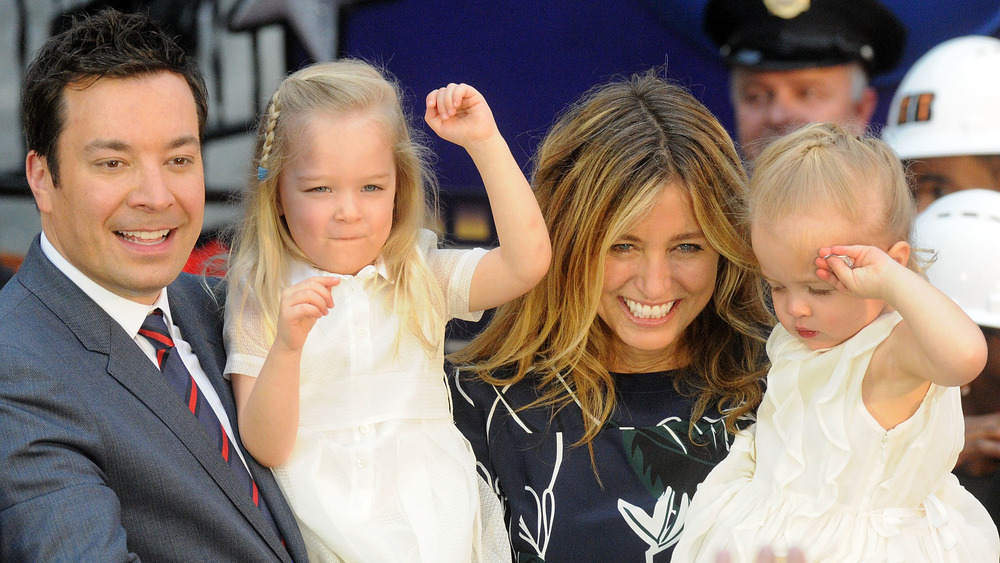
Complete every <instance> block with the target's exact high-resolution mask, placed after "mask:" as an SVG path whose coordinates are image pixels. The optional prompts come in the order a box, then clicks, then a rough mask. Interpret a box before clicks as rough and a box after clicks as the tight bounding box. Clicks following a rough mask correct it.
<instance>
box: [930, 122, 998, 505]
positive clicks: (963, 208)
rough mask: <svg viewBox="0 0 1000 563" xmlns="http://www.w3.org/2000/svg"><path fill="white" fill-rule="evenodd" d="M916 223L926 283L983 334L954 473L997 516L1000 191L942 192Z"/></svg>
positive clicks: (965, 392)
mask: <svg viewBox="0 0 1000 563" xmlns="http://www.w3.org/2000/svg"><path fill="white" fill-rule="evenodd" d="M998 134H1000V133H998ZM914 230H915V240H916V244H917V245H918V246H919V247H921V248H927V249H930V250H933V251H934V252H935V253H936V254H937V259H936V260H935V262H934V263H933V264H931V265H930V266H929V267H928V268H927V276H928V277H929V278H930V281H931V283H932V284H934V285H935V286H936V287H937V288H938V289H940V290H941V291H943V292H944V293H945V294H947V295H948V296H949V297H951V298H952V299H953V300H955V302H957V303H958V304H959V306H961V307H962V309H963V310H964V311H965V313H966V314H967V315H969V317H971V318H972V320H973V321H975V322H976V324H978V325H979V327H980V328H981V329H982V330H983V334H984V335H985V336H986V343H987V345H988V347H989V352H988V357H987V361H986V367H985V368H983V372H982V374H980V375H979V377H977V378H976V379H974V380H973V381H972V382H971V383H970V384H969V385H967V386H965V387H963V388H962V410H963V411H964V413H965V448H964V449H963V450H962V453H961V454H960V455H959V458H958V463H957V464H956V466H955V473H956V474H957V475H958V478H959V481H960V482H961V483H962V485H963V486H965V488H966V489H968V490H969V492H971V493H972V494H973V495H974V496H976V498H978V499H979V501H980V502H982V503H983V505H984V506H986V509H987V510H988V511H989V512H990V515H991V516H992V517H993V520H994V521H995V522H998V523H1000V265H998V264H997V261H996V259H995V257H996V256H1000V192H995V191H991V190H981V189H972V190H964V191H960V192H957V193H954V194H951V195H947V196H945V197H942V198H941V199H939V200H937V201H935V202H933V203H931V204H930V206H928V207H927V209H925V210H924V211H923V213H921V214H920V215H919V216H918V217H917V220H916V224H915V227H914Z"/></svg>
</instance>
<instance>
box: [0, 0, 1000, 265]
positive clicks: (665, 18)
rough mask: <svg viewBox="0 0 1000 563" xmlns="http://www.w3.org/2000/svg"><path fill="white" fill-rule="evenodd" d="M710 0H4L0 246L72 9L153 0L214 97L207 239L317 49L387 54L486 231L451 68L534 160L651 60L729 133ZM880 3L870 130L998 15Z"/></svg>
mask: <svg viewBox="0 0 1000 563" xmlns="http://www.w3.org/2000/svg"><path fill="white" fill-rule="evenodd" d="M705 1H706V0H575V1H538V0H531V1H528V0H506V1H503V2H484V1H444V2H429V1H426V0H105V1H82V0H77V1H74V0H0V76H2V77H3V80H2V81H0V255H2V259H3V260H4V261H5V262H7V263H13V264H14V265H16V263H17V261H18V259H19V257H20V256H22V255H23V254H24V252H26V251H27V248H28V246H29V244H30V242H31V239H32V238H33V237H34V235H35V234H36V233H37V232H38V231H39V230H40V225H39V222H38V217H37V212H36V211H35V208H34V204H33V202H32V199H31V196H30V192H29V191H28V188H27V183H26V182H25V180H24V146H23V141H22V135H21V131H20V124H19V118H18V105H19V104H18V98H19V91H20V86H21V83H20V77H21V75H22V73H23V70H24V68H25V66H26V64H27V63H28V61H30V60H31V57H32V55H33V53H34V52H35V50H36V49H37V48H38V47H39V46H40V45H41V44H42V42H44V41H45V39H46V38H47V37H49V36H50V35H52V34H53V33H56V32H58V31H59V30H60V29H62V27H63V26H64V25H65V24H66V22H68V21H69V18H71V17H72V16H73V15H75V14H79V13H83V12H87V11H95V10H99V9H101V8H102V7H105V6H113V7H116V8H118V9H121V10H124V11H134V10H142V11H145V12H148V13H149V14H150V15H151V16H153V17H154V18H155V19H157V20H158V21H159V22H160V23H161V25H163V26H164V27H165V28H166V29H167V30H168V32H169V33H171V34H172V35H175V36H177V37H178V39H179V41H180V43H181V44H182V45H183V46H184V47H185V48H186V49H188V50H189V52H192V53H194V54H195V55H196V56H197V58H198V61H199V64H200V65H201V66H202V70H203V72H204V73H205V76H206V79H207V81H208V86H209V93H210V103H211V107H210V110H209V127H208V135H207V139H206V144H205V154H204V159H205V165H206V167H205V171H206V184H207V190H208V204H207V213H206V223H205V235H206V238H210V237H211V236H213V235H214V234H215V233H216V232H217V231H218V229H220V228H222V227H223V226H225V225H226V224H227V223H228V222H230V221H232V220H233V219H234V217H235V215H234V206H233V204H232V201H231V200H232V197H233V196H234V194H238V193H239V191H240V190H241V188H242V186H243V185H244V184H245V182H246V180H247V178H248V174H249V159H250V153H251V149H252V139H253V133H252V132H253V130H254V127H255V122H256V119H257V117H258V114H259V112H260V111H261V110H262V108H263V106H264V103H265V101H266V99H267V97H268V96H269V94H270V93H271V91H272V90H273V88H274V87H275V86H277V84H278V82H279V81H280V80H281V78H282V77H283V76H285V74H287V73H288V72H290V71H293V70H295V69H297V68H299V67H301V66H303V65H305V64H308V63H310V62H312V61H316V60H329V59H333V58H337V57H343V56H351V57H359V58H363V59H365V60H368V61H371V62H374V63H377V64H380V65H382V66H384V67H385V68H386V69H387V70H388V71H390V72H391V73H392V74H393V75H395V76H396V78H397V79H398V80H399V81H400V82H401V83H402V85H403V87H404V89H405V91H406V93H407V100H406V104H407V106H408V107H409V109H410V112H411V114H412V115H413V118H414V123H415V125H416V127H418V128H420V129H421V130H423V131H424V132H425V133H426V134H427V136H428V137H427V138H428V139H429V141H430V144H431V145H432V148H433V150H434V152H435V154H437V155H438V158H437V162H436V170H437V173H438V176H439V178H440V182H441V188H442V208H443V215H442V222H443V223H442V224H443V227H444V230H445V232H446V236H447V238H448V239H449V240H450V241H451V242H452V243H455V244H463V245H464V244H479V245H489V244H491V243H492V240H493V233H492V225H491V221H490V219H489V207H488V204H487V202H486V201H485V192H484V190H483V189H482V186H481V185H480V181H479V177H478V174H477V173H476V170H475V167H474V166H473V165H472V162H471V160H470V159H469V158H468V156H467V155H466V154H465V153H464V151H463V150H462V149H460V148H459V147H456V146H453V145H450V144H448V143H447V142H444V141H440V140H438V139H435V138H434V136H433V134H432V133H431V132H430V131H429V130H428V129H427V128H426V126H425V125H424V124H423V122H422V119H421V118H422V115H423V98H424V96H425V95H426V93H427V92H428V91H430V90H431V89H433V88H436V87H438V86H441V85H444V84H447V83H448V82H467V83H469V84H472V85H474V86H475V87H476V88H478V89H479V90H480V91H481V92H483V94H484V95H485V96H486V99H487V100H488V102H489V103H490V106H491V107H492V108H493V112H494V114H495V116H496V119H497V122H498V124H499V126H500V130H501V132H502V133H503V134H504V136H505V137H506V138H507V140H508V142H509V143H510V145H511V148H512V150H513V151H514V156H515V157H516V158H517V159H518V161H519V162H520V163H521V164H522V167H523V168H524V170H525V172H526V173H527V174H530V171H531V162H530V159H531V155H532V154H533V152H534V149H535V147H536V145H537V143H538V141H539V140H540V139H541V137H542V135H543V134H544V132H545V130H546V129H547V127H548V125H549V124H550V123H551V122H552V120H553V118H554V117H555V115H556V114H557V113H558V112H559V111H560V110H561V109H562V108H563V107H564V106H565V105H566V104H567V103H569V102H570V101H572V100H573V99H574V98H576V97H577V96H578V95H579V94H581V93H582V92H584V91H586V90H587V89H588V88H590V87H591V86H593V85H595V84H598V83H601V82H605V81H607V80H610V79H612V78H614V77H616V76H620V75H628V74H631V73H634V72H640V71H643V70H645V69H647V68H649V67H655V66H659V67H662V68H663V69H665V70H664V73H665V75H666V76H667V77H669V78H670V79H672V80H674V81H676V82H679V83H681V84H683V85H685V86H687V87H688V88H689V89H690V90H691V91H692V92H693V93H694V95H695V96H696V97H697V98H698V99H700V100H701V101H702V102H703V103H704V104H705V105H706V106H708V108H709V109H711V110H712V111H713V112H714V113H715V114H716V115H717V116H719V118H720V120H721V121H722V123H723V124H724V125H726V127H727V128H728V129H729V130H730V131H731V132H732V131H733V128H732V123H733V121H732V111H731V109H730V105H729V101H728V79H727V73H726V68H725V66H724V64H723V62H722V59H721V58H720V57H719V56H718V54H717V52H716V49H715V47H714V46H713V45H712V44H711V43H710V41H709V40H708V38H707V37H706V36H705V35H704V33H703V31H702V25H701V14H702V10H703V7H704V4H705ZM747 1H755V0H747ZM884 3H885V4H886V5H887V6H888V7H889V8H890V9H892V10H893V11H894V12H895V13H896V14H897V15H898V17H899V18H900V20H901V21H902V22H903V23H904V24H905V25H906V27H907V28H908V32H909V36H908V40H907V46H906V53H905V55H904V57H903V60H902V62H901V63H900V64H899V66H898V67H896V69H895V71H893V72H892V73H889V74H887V75H882V76H880V77H878V78H877V79H876V80H875V86H876V87H877V89H878V91H879V107H878V110H877V111H876V115H875V118H874V121H873V127H875V128H876V129H877V128H879V127H881V125H882V124H884V123H885V114H886V111H887V109H888V105H889V101H890V99H891V98H892V93H893V90H894V88H895V86H896V85H897V84H898V82H899V80H900V79H901V78H902V76H903V74H904V73H905V71H906V69H907V68H909V66H910V65H911V64H912V63H913V61H914V60H916V59H917V58H918V57H919V56H920V55H922V54H923V53H924V52H926V51H927V50H928V49H930V48H931V47H932V46H934V45H935V44H937V43H940V42H941V41H943V40H945V39H948V38H951V37H956V36H959V35H966V34H972V33H975V34H984V35H997V34H998V30H1000V2H998V0H937V1H936V0H884Z"/></svg>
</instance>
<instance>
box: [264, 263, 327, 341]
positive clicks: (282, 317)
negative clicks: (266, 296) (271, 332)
mask: <svg viewBox="0 0 1000 563" xmlns="http://www.w3.org/2000/svg"><path fill="white" fill-rule="evenodd" d="M338 283H340V278H333V277H329V276H317V277H314V278H309V279H307V280H304V281H301V282H299V283H297V284H295V285H293V286H291V287H289V288H287V289H285V290H284V291H282V292H281V303H280V305H279V306H278V327H277V328H278V334H277V335H276V336H275V339H274V346H282V347H284V348H285V349H286V350H301V349H302V346H303V345H304V344H305V342H306V336H308V335H309V331H310V330H312V327H313V325H315V324H316V320H317V319H319V318H320V317H322V316H324V315H326V314H327V313H328V312H329V311H330V309H331V308H333V295H332V294H331V293H330V289H331V288H332V287H333V286H335V285H337V284H338Z"/></svg>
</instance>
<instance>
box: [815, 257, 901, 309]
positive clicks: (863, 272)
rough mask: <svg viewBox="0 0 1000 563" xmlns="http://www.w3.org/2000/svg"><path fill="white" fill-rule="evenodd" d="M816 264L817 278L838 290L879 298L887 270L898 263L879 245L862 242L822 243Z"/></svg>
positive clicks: (869, 297) (856, 295)
mask: <svg viewBox="0 0 1000 563" xmlns="http://www.w3.org/2000/svg"><path fill="white" fill-rule="evenodd" d="M845 258H846V259H845ZM815 265H816V276H817V277H818V278H819V279H821V280H823V281H825V282H826V283H828V284H830V285H831V286H833V288H834V289H836V290H837V291H841V292H844V293H847V294H849V295H853V296H855V297H862V298H866V299H877V298H881V297H882V295H883V293H884V289H883V283H882V281H883V276H884V274H885V272H886V270H887V269H888V268H894V267H898V266H899V264H898V263H896V261H894V260H893V259H892V258H891V257H890V256H889V255H888V254H886V253H885V251H883V250H882V249H880V248H878V247H875V246H862V245H855V246H827V247H823V248H821V249H819V254H818V256H817V257H816V260H815Z"/></svg>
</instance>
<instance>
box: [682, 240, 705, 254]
mask: <svg viewBox="0 0 1000 563" xmlns="http://www.w3.org/2000/svg"><path fill="white" fill-rule="evenodd" d="M701 249H702V248H701V245H700V244H694V243H691V242H686V243H684V244H681V245H678V246H677V250H680V251H681V252H698V251H700V250H701Z"/></svg>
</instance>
